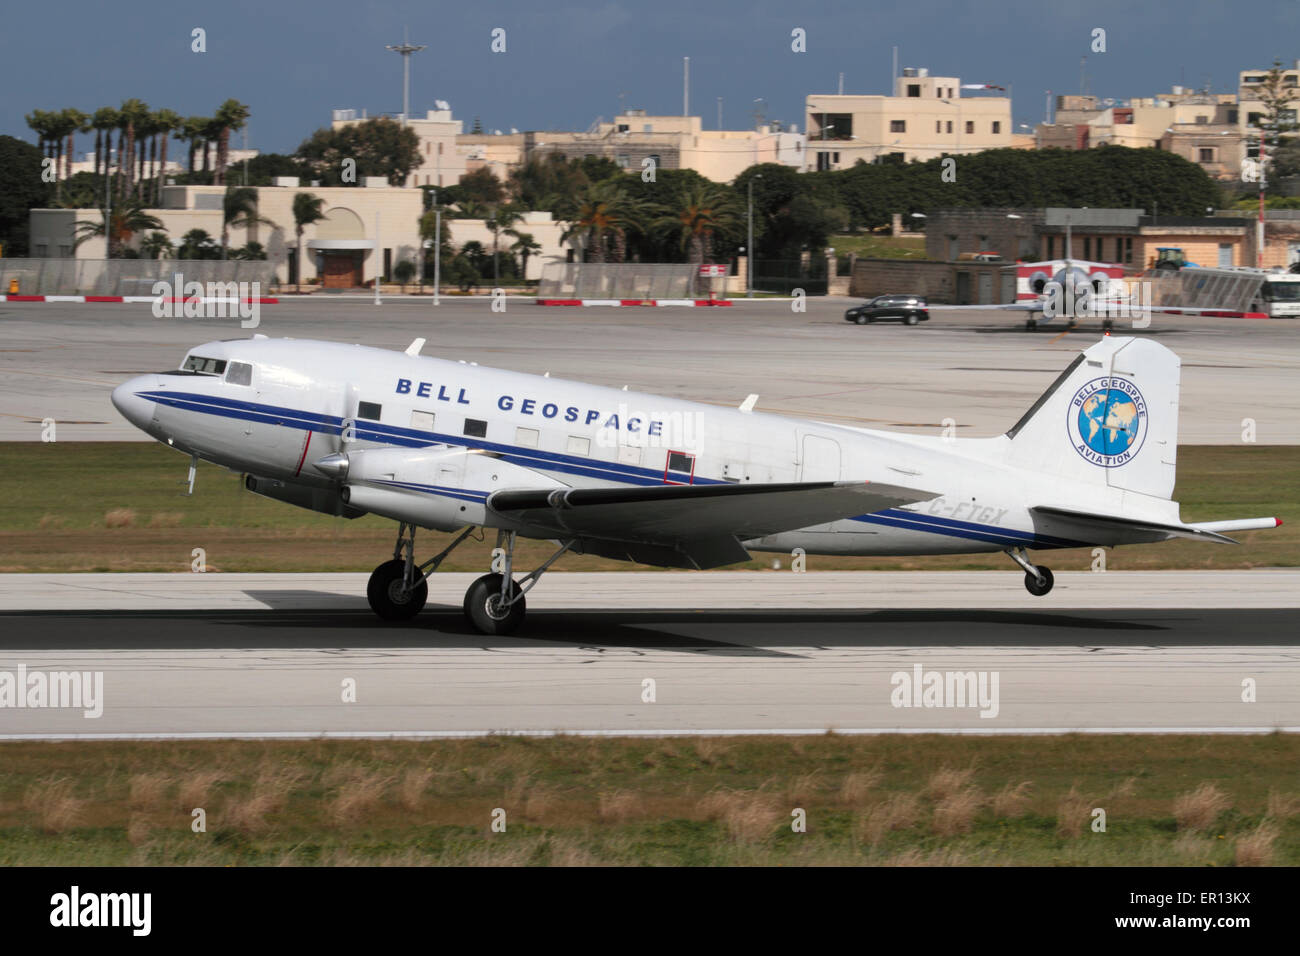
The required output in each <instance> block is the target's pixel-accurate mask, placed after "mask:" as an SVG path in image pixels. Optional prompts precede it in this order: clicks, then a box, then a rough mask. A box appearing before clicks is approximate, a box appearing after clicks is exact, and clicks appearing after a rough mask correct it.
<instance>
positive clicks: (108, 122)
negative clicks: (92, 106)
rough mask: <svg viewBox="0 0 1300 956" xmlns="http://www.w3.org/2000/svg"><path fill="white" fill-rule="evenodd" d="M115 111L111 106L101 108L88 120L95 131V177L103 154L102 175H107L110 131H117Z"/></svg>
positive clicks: (111, 137) (111, 136)
mask: <svg viewBox="0 0 1300 956" xmlns="http://www.w3.org/2000/svg"><path fill="white" fill-rule="evenodd" d="M117 120H118V116H117V110H115V109H113V107H111V106H101V107H100V108H99V109H97V110H95V115H94V116H92V117H91V118H90V125H91V126H92V127H93V128H94V130H95V175H96V176H98V175H99V170H100V168H101V161H100V153H101V151H102V153H103V162H102V168H103V170H104V175H108V167H109V162H108V154H109V150H110V149H111V144H112V140H113V134H112V132H111V131H112V130H115V129H117Z"/></svg>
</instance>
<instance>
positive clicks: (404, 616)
mask: <svg viewBox="0 0 1300 956" xmlns="http://www.w3.org/2000/svg"><path fill="white" fill-rule="evenodd" d="M405 574H406V562H405V561H401V560H397V559H394V560H392V561H385V562H384V563H383V564H381V565H380V566H379V567H377V568H375V570H374V571H372V572H371V573H370V581H369V582H368V583H367V584H366V599H367V600H368V601H369V602H370V609H371V610H372V611H374V612H375V613H376V614H378V615H379V616H380V617H382V618H383V619H384V620H385V621H409V620H410V619H411V618H413V617H415V615H417V614H419V613H420V611H421V610H423V608H424V602H425V601H427V600H428V599H429V584H428V582H427V581H421V582H420V583H419V584H417V585H416V586H415V587H413V588H411V590H409V591H407V590H406V589H405V588H404V587H403V586H402V580H403V578H404V576H405Z"/></svg>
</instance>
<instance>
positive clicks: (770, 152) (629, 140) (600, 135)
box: [524, 109, 804, 183]
mask: <svg viewBox="0 0 1300 956" xmlns="http://www.w3.org/2000/svg"><path fill="white" fill-rule="evenodd" d="M524 138H525V147H524V156H525V159H531V158H532V157H533V156H534V155H538V154H545V153H560V154H562V155H564V156H566V157H568V158H570V159H582V158H583V157H585V156H600V157H603V158H605V159H610V160H613V161H614V162H616V163H617V164H618V165H619V166H621V167H622V168H623V169H625V170H627V171H628V172H630V173H640V172H641V171H642V170H643V169H645V168H647V161H653V163H654V165H655V166H656V168H661V169H693V170H695V171H696V172H697V173H699V174H700V175H701V176H703V177H704V178H706V179H710V180H712V181H713V182H717V183H727V182H731V181H732V180H733V179H735V178H736V176H738V175H739V174H740V173H742V172H744V171H745V170H746V169H748V168H749V167H750V166H753V165H756V164H758V163H781V164H783V165H786V166H790V167H793V168H795V169H800V168H802V167H803V152H804V137H803V135H802V134H800V133H799V132H797V131H795V130H782V129H779V128H777V127H775V126H773V125H764V126H759V127H758V128H757V129H752V130H706V129H703V128H702V123H701V120H700V117H698V116H650V115H648V114H647V113H646V112H645V111H644V110H639V109H631V110H627V111H626V112H624V113H621V114H619V115H618V116H616V117H614V121H613V122H610V123H606V122H597V123H594V124H592V126H591V128H590V129H588V130H587V131H586V132H581V133H573V132H558V131H546V132H532V133H525V134H524Z"/></svg>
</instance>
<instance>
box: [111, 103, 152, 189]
mask: <svg viewBox="0 0 1300 956" xmlns="http://www.w3.org/2000/svg"><path fill="white" fill-rule="evenodd" d="M148 116H149V106H148V104H146V103H145V102H144V100H139V99H135V98H134V97H133V98H131V99H129V100H124V101H123V103H122V108H121V110H120V111H119V116H118V129H119V134H118V167H119V168H120V169H121V170H122V177H121V180H120V181H119V183H118V187H119V189H118V194H119V195H120V196H121V197H122V198H123V200H125V199H126V197H127V196H129V195H131V190H132V188H133V187H134V185H135V134H136V127H137V126H138V125H140V124H141V123H143V122H144V121H145V119H146V118H147V117H148Z"/></svg>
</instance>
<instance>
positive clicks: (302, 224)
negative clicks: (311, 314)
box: [293, 193, 325, 292]
mask: <svg viewBox="0 0 1300 956" xmlns="http://www.w3.org/2000/svg"><path fill="white" fill-rule="evenodd" d="M324 205H325V200H324V199H321V198H320V197H319V196H314V195H312V194H311V193H295V194H294V197H293V230H294V235H295V236H296V237H297V239H298V244H297V246H296V247H295V248H294V253H293V255H294V275H295V276H296V277H297V280H298V283H297V284H298V291H299V292H301V291H302V271H301V264H302V231H303V229H305V228H306V227H307V226H310V225H311V224H312V223H316V222H320V221H321V220H322V219H324V218H325V213H324V211H323V210H322V208H321V207H323V206H324Z"/></svg>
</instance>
